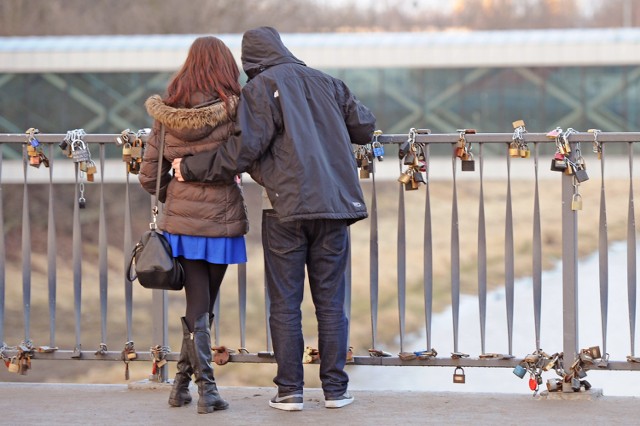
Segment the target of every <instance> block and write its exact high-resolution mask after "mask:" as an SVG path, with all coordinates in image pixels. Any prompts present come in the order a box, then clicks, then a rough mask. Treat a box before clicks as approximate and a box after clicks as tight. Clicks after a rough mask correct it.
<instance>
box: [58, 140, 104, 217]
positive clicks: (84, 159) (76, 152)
mask: <svg viewBox="0 0 640 426" xmlns="http://www.w3.org/2000/svg"><path fill="white" fill-rule="evenodd" d="M84 136H86V133H85V131H84V130H83V129H75V130H69V131H67V134H66V136H65V137H64V139H63V140H62V142H60V144H59V145H58V146H59V147H60V149H61V150H62V152H63V153H64V154H65V155H66V156H67V157H69V158H71V160H72V161H73V162H74V163H75V164H76V165H77V167H78V169H77V170H78V180H79V191H80V196H79V197H78V206H79V207H80V208H81V209H83V208H85V207H86V203H87V200H86V198H85V197H84V178H85V176H86V179H87V182H93V181H94V175H95V174H96V173H97V172H98V168H97V167H96V163H95V162H94V161H93V160H92V159H91V152H90V151H89V145H87V143H86V142H85V141H84V140H83V138H84Z"/></svg>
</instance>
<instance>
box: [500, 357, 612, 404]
mask: <svg viewBox="0 0 640 426" xmlns="http://www.w3.org/2000/svg"><path fill="white" fill-rule="evenodd" d="M608 363H609V354H605V355H604V356H603V355H602V353H601V352H600V347H599V346H592V347H589V348H587V349H582V350H581V351H580V353H579V354H578V357H577V358H576V360H575V361H574V362H573V364H572V365H571V367H570V368H569V370H568V371H567V370H566V369H565V368H564V355H563V353H562V352H559V353H555V354H553V355H547V354H546V353H545V352H544V351H543V350H541V349H538V350H536V351H535V352H533V353H531V354H529V355H527V356H526V357H524V359H523V360H522V361H521V362H520V363H519V364H518V365H516V367H515V368H514V369H513V374H515V375H516V376H518V377H519V378H521V379H522V378H524V376H525V375H526V374H527V373H529V389H531V390H532V391H533V394H534V396H535V395H536V394H537V393H538V390H539V389H540V385H542V383H543V380H542V373H543V372H545V371H549V370H551V369H553V370H554V371H555V372H556V374H557V375H558V376H559V377H557V378H551V379H548V380H547V382H546V387H547V390H548V391H549V392H571V391H573V392H580V391H587V390H589V389H591V384H590V383H589V382H588V381H587V380H586V377H587V370H588V369H590V368H592V367H594V366H595V367H598V368H607V366H608Z"/></svg>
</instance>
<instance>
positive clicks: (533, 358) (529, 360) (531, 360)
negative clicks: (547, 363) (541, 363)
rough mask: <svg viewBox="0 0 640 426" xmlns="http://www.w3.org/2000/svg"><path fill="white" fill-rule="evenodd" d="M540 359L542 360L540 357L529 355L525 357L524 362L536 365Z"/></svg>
mask: <svg viewBox="0 0 640 426" xmlns="http://www.w3.org/2000/svg"><path fill="white" fill-rule="evenodd" d="M538 359H540V355H538V354H529V355H527V356H525V357H524V362H526V363H527V364H536V363H537V362H538Z"/></svg>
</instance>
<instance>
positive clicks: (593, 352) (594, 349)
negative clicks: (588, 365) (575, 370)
mask: <svg viewBox="0 0 640 426" xmlns="http://www.w3.org/2000/svg"><path fill="white" fill-rule="evenodd" d="M588 351H589V355H590V356H591V358H593V359H599V358H602V353H601V352H600V346H591V347H590V348H589V349H588Z"/></svg>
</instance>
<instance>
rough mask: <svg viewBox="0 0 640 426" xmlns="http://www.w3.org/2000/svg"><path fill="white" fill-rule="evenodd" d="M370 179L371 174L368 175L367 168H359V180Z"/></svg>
mask: <svg viewBox="0 0 640 426" xmlns="http://www.w3.org/2000/svg"><path fill="white" fill-rule="evenodd" d="M369 177H371V173H369V166H365V165H363V166H362V167H361V168H360V179H369Z"/></svg>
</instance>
